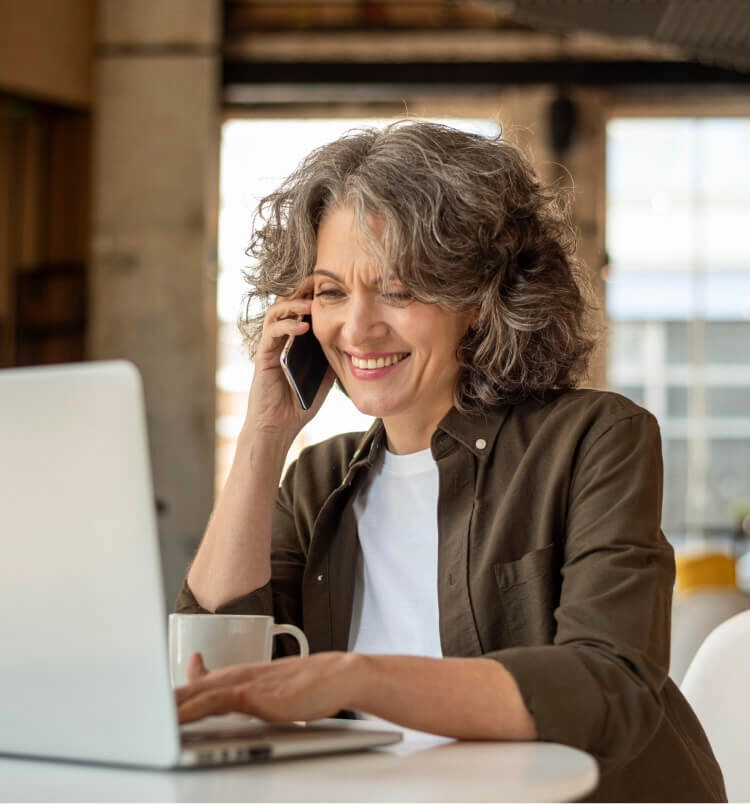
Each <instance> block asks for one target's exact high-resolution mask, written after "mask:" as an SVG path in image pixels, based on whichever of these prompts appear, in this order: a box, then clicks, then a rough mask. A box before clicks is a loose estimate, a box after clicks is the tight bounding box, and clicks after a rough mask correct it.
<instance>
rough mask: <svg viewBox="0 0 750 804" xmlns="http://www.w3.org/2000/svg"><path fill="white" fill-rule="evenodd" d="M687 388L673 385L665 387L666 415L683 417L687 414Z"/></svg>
mask: <svg viewBox="0 0 750 804" xmlns="http://www.w3.org/2000/svg"><path fill="white" fill-rule="evenodd" d="M689 401H690V400H689V397H688V389H687V388H685V387H684V386H680V385H675V386H672V387H670V388H667V416H674V417H675V418H684V417H685V416H687V415H688V407H689Z"/></svg>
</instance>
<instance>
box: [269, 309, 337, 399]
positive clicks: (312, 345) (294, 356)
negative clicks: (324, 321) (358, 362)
mask: <svg viewBox="0 0 750 804" xmlns="http://www.w3.org/2000/svg"><path fill="white" fill-rule="evenodd" d="M302 320H303V321H307V323H308V324H310V316H309V315H306V316H303V318H302ZM280 361H281V370H282V371H283V372H284V374H285V375H286V378H287V380H288V381H289V385H291V386H292V390H293V391H294V393H295V394H296V395H297V399H298V400H299V403H300V405H302V408H303V410H307V409H308V408H310V406H311V405H312V403H313V402H314V401H315V395H316V394H317V393H318V389H319V388H320V385H321V383H322V382H323V377H325V374H326V371H327V370H328V360H327V359H326V356H325V352H324V351H323V347H322V346H321V345H320V343H319V341H318V339H317V338H316V337H315V335H313V331H312V325H311V326H310V328H309V329H308V330H307V332H305V333H304V334H303V335H290V336H289V337H288V338H287V341H286V343H285V344H284V348H283V350H282V352H281V358H280Z"/></svg>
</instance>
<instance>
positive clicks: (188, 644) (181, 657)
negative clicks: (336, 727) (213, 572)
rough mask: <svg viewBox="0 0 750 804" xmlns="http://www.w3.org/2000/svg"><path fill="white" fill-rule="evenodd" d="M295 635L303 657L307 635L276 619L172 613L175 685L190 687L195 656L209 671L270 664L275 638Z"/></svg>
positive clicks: (171, 647) (170, 638)
mask: <svg viewBox="0 0 750 804" xmlns="http://www.w3.org/2000/svg"><path fill="white" fill-rule="evenodd" d="M279 634H289V635H290V636H293V637H294V638H295V639H296V640H297V642H298V644H299V652H300V656H307V655H308V654H309V653H310V648H309V646H308V644H307V638H306V637H305V635H304V633H303V632H302V631H301V630H300V629H299V628H297V627H296V626H294V625H277V624H276V623H275V622H274V621H273V617H268V616H265V615H262V614H170V615H169V666H170V669H171V674H172V684H173V685H174V686H175V687H179V686H181V685H183V684H187V680H188V678H187V667H188V662H189V661H190V657H191V656H192V655H193V654H194V653H200V654H202V656H203V663H204V664H205V666H206V667H207V668H208V669H209V670H217V669H218V668H220V667H228V666H229V665H232V664H249V663H251V662H269V661H271V655H272V652H273V638H274V637H275V636H278V635H279Z"/></svg>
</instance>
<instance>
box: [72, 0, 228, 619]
mask: <svg viewBox="0 0 750 804" xmlns="http://www.w3.org/2000/svg"><path fill="white" fill-rule="evenodd" d="M220 21H221V3H220V1H219V0H99V4H98V30H97V46H96V51H95V60H96V63H95V76H96V80H95V90H94V139H93V161H94V184H93V210H92V253H91V266H90V311H91V320H90V325H89V341H88V354H89V356H90V357H91V358H92V359H104V358H127V359H129V360H132V361H133V362H134V363H135V364H136V365H137V366H138V367H139V369H140V370H141V372H142V374H143V378H144V385H145V391H146V403H147V411H148V425H149V434H150V439H151V457H152V466H153V475H154V482H155V493H156V498H157V501H158V505H159V528H160V538H161V547H162V559H163V565H164V575H165V582H166V591H167V604H168V606H170V607H171V604H172V602H173V600H174V597H175V595H176V592H177V589H178V586H179V584H180V582H181V579H182V577H183V574H184V572H185V570H186V567H187V564H188V561H189V560H190V557H191V556H192V553H193V551H194V549H195V547H196V545H197V543H198V541H199V539H200V537H201V535H202V532H203V529H204V527H205V524H206V521H207V519H208V516H209V513H210V510H211V506H212V504H213V490H214V432H215V423H214V420H215V373H216V231H217V209H218V160H219V141H220V140H219V137H220V98H219V88H220V37H221V33H220V29H221V25H220ZM116 425H117V423H116V422H113V426H116ZM128 580H130V581H131V582H133V584H134V588H136V589H137V579H128Z"/></svg>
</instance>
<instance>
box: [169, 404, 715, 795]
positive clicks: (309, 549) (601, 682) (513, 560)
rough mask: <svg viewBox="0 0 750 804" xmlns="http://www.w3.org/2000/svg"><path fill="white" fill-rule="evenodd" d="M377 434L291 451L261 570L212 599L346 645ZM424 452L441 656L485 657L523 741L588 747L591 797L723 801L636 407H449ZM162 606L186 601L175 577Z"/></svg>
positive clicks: (316, 639)
mask: <svg viewBox="0 0 750 804" xmlns="http://www.w3.org/2000/svg"><path fill="white" fill-rule="evenodd" d="M384 446H385V434H384V430H383V425H382V422H379V421H378V422H376V423H375V424H374V425H373V427H372V428H371V429H370V431H369V432H368V433H367V434H365V435H364V436H363V435H362V434H356V435H342V436H337V437H335V438H333V439H331V440H329V441H327V442H324V443H322V444H317V445H314V446H312V447H310V448H308V449H306V450H304V451H303V452H302V454H301V455H300V457H299V458H298V460H297V461H296V462H295V463H294V464H293V465H292V466H291V467H290V468H289V470H288V471H287V473H286V475H285V477H284V480H283V482H282V485H281V488H280V491H279V496H278V501H277V504H276V509H275V514H274V523H273V547H272V580H271V583H270V584H268V585H267V586H265V587H263V588H261V589H258V590H257V591H255V592H252V593H251V594H249V595H246V596H245V597H243V598H240V599H238V600H235V601H232V602H230V603H228V604H227V605H225V606H222V607H221V608H220V609H219V610H220V611H222V612H237V613H267V614H273V615H274V617H275V618H276V619H277V621H279V622H289V623H295V624H297V625H299V626H300V627H301V628H303V629H304V631H305V633H306V634H307V637H308V639H309V642H310V649H311V651H313V652H314V651H324V650H346V649H347V645H348V638H349V624H350V618H351V612H352V600H353V592H354V567H355V561H356V558H357V551H358V541H357V527H356V521H355V516H354V512H353V508H352V503H353V500H354V497H355V496H356V493H357V490H358V489H359V488H360V487H361V485H362V484H363V483H364V482H366V480H367V475H368V471H369V469H370V467H371V466H372V465H373V462H374V461H375V458H376V456H377V454H378V451H379V450H382V449H384ZM431 449H432V454H433V457H434V459H435V461H436V463H437V466H438V473H439V478H440V486H439V496H438V590H437V592H438V604H439V612H440V639H441V643H442V649H443V654H444V655H445V656H463V657H471V656H484V657H487V658H491V659H495V660H497V661H499V662H501V663H502V664H503V665H504V666H505V667H506V668H507V670H508V671H509V672H510V673H511V674H512V675H513V677H514V679H515V681H516V683H517V684H518V687H519V689H520V691H521V695H522V696H523V699H524V701H525V703H526V706H527V708H528V710H529V712H530V713H531V715H532V717H533V719H534V721H535V724H536V729H537V732H538V735H539V739H541V740H549V741H554V742H559V743H564V744H567V745H572V746H576V747H578V748H582V749H584V750H586V751H588V752H590V753H591V754H592V755H593V756H594V757H595V758H596V759H597V761H598V763H599V769H600V774H601V778H600V784H599V785H598V787H597V789H596V790H595V792H594V796H593V797H594V798H596V799H598V800H606V801H621V800H624V801H718V800H725V799H726V793H725V790H724V785H723V781H722V777H721V773H720V771H719V768H718V765H717V763H716V760H715V759H714V757H713V754H712V752H711V748H710V746H709V744H708V741H707V740H706V737H705V735H704V733H703V731H702V729H701V726H700V724H699V723H698V720H697V719H696V717H695V716H694V714H693V712H692V710H691V709H690V707H689V706H688V704H687V702H686V701H685V699H684V698H683V697H682V695H681V694H680V692H679V691H678V689H677V688H676V686H675V685H674V683H673V682H672V680H671V679H669V678H668V677H667V670H668V667H669V634H670V612H671V599H672V588H673V584H674V557H673V552H672V548H671V547H670V545H669V543H668V542H667V541H666V539H665V538H664V536H663V534H662V532H661V530H660V520H661V503H662V457H661V442H660V437H659V429H658V425H657V423H656V420H655V419H654V417H653V416H652V415H651V414H650V413H648V412H647V411H645V410H643V409H642V408H640V407H638V406H637V405H635V404H634V403H632V402H631V401H629V400H628V399H625V398H624V397H621V396H618V395H616V394H611V393H606V392H600V391H588V390H578V391H568V392H560V393H555V394H551V395H549V397H548V398H547V399H546V400H545V401H543V402H542V401H530V402H525V403H523V404H518V405H508V406H505V407H503V408H500V409H498V410H497V411H493V412H491V413H485V414H482V415H464V414H460V413H458V412H457V411H456V410H455V409H454V410H451V411H450V412H449V413H448V414H447V415H446V416H445V418H444V419H443V421H441V423H440V424H439V426H438V428H437V430H436V431H435V433H434V434H433V437H432V442H431ZM177 608H178V610H180V611H201V610H202V609H201V608H200V606H199V605H198V603H197V602H196V600H195V598H194V597H193V595H192V594H191V593H190V590H189V588H188V587H187V584H185V586H184V587H183V590H182V592H181V593H180V596H179V599H178V602H177ZM488 694H491V692H490V691H488Z"/></svg>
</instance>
